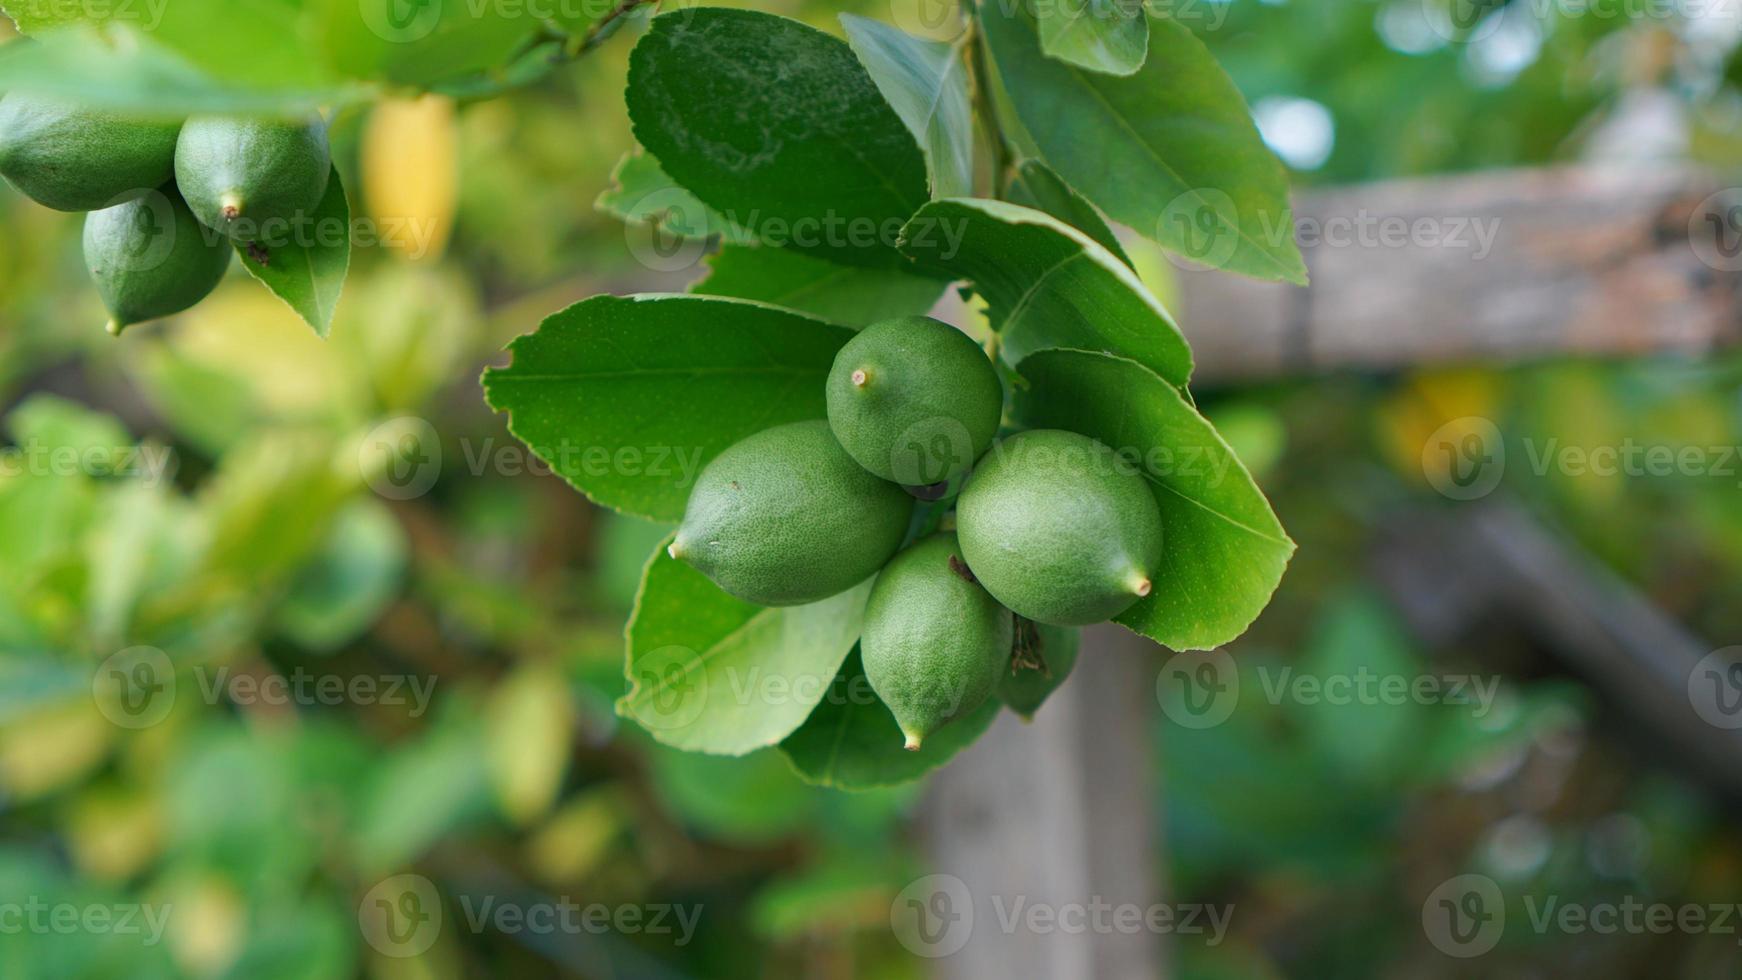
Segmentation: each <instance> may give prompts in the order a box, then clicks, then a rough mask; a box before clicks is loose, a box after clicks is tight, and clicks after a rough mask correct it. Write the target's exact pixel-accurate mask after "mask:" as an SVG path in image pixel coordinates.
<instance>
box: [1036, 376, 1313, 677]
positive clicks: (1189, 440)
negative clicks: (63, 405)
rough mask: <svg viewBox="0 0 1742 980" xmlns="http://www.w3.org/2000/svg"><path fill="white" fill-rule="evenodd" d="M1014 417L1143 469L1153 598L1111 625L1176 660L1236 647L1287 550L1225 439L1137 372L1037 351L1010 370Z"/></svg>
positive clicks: (1181, 400)
mask: <svg viewBox="0 0 1742 980" xmlns="http://www.w3.org/2000/svg"><path fill="white" fill-rule="evenodd" d="M1017 370H1018V371H1019V372H1020V373H1021V375H1022V377H1023V378H1025V379H1026V380H1027V381H1028V387H1027V388H1026V390H1022V389H1019V391H1018V394H1017V400H1016V414H1017V417H1018V418H1019V419H1020V420H1021V421H1022V422H1023V423H1024V424H1025V425H1028V426H1032V427H1034V428H1051V429H1068V430H1070V431H1072V432H1080V433H1082V434H1084V435H1087V436H1093V437H1094V438H1096V439H1099V440H1100V441H1101V442H1103V443H1106V444H1107V445H1108V446H1111V447H1113V448H1114V449H1115V450H1117V451H1119V452H1120V453H1122V454H1125V455H1126V456H1127V457H1128V458H1131V459H1132V461H1133V462H1134V463H1138V464H1140V465H1141V466H1142V470H1143V475H1144V476H1145V477H1147V478H1148V479H1149V481H1150V484H1151V485H1152V488H1153V489H1154V491H1155V500H1156V503H1157V504H1159V505H1160V506H1161V519H1162V525H1163V528H1164V532H1163V533H1164V538H1163V543H1164V556H1163V558H1162V567H1161V568H1160V569H1159V570H1158V571H1157V573H1156V574H1155V575H1153V576H1152V578H1153V579H1154V581H1155V591H1154V592H1153V593H1152V594H1151V595H1150V596H1149V597H1148V598H1146V599H1143V600H1142V601H1140V602H1138V603H1137V605H1135V606H1133V607H1131V609H1129V610H1128V611H1126V612H1125V613H1124V614H1123V615H1121V616H1119V617H1118V622H1120V623H1122V624H1124V625H1125V626H1127V627H1130V628H1131V629H1133V630H1135V631H1137V632H1139V633H1142V634H1143V635H1144V636H1147V637H1150V638H1151V639H1153V640H1156V641H1157V642H1160V643H1162V644H1165V645H1167V646H1169V647H1172V648H1173V649H1175V650H1208V649H1211V648H1214V647H1218V646H1221V645H1222V644H1224V643H1227V642H1228V641H1230V640H1232V639H1234V638H1235V637H1237V636H1239V635H1240V634H1241V633H1243V632H1245V631H1246V628H1247V627H1248V626H1250V625H1251V624H1252V621H1253V620H1254V619H1257V618H1258V614H1259V613H1260V612H1262V611H1263V610H1264V607H1265V605H1266V604H1267V603H1268V602H1269V601H1270V596H1271V594H1272V593H1274V592H1275V591H1276V586H1277V583H1278V582H1280V581H1281V580H1282V573H1283V570H1284V569H1286V568H1287V567H1288V560H1289V557H1290V556H1291V555H1293V554H1294V542H1293V541H1291V540H1289V538H1288V535H1287V533H1286V532H1284V531H1283V529H1282V524H1281V522H1279V521H1278V520H1277V519H1276V515H1275V514H1274V513H1273V512H1272V511H1271V509H1270V503H1269V501H1267V500H1265V499H1264V494H1263V493H1262V492H1261V491H1260V490H1259V489H1258V485H1257V484H1256V483H1254V482H1253V481H1252V477H1251V476H1250V475H1249V474H1247V472H1246V469H1245V467H1243V466H1241V465H1240V461H1239V460H1238V459H1236V458H1235V457H1234V454H1233V452H1232V451H1231V450H1229V449H1228V446H1227V444H1226V443H1225V442H1223V441H1222V438H1221V436H1219V435H1217V434H1216V430H1215V429H1214V428H1213V427H1211V425H1210V423H1209V422H1207V421H1205V420H1204V418H1203V416H1201V415H1199V414H1198V413H1197V410H1196V409H1194V408H1193V407H1192V406H1191V405H1190V404H1189V403H1188V402H1187V401H1186V400H1185V397H1184V396H1183V395H1182V394H1181V393H1180V391H1179V390H1178V389H1177V388H1175V387H1174V386H1172V385H1170V384H1168V383H1167V382H1166V381H1164V380H1163V379H1162V378H1161V377H1159V376H1157V375H1156V374H1155V373H1154V372H1152V371H1150V370H1148V369H1147V368H1145V367H1144V366H1143V365H1141V364H1138V363H1136V362H1135V361H1130V360H1126V359H1124V358H1120V357H1113V356H1109V355H1106V354H1098V353H1092V352H1088V351H1073V350H1051V351H1042V352H1041V353H1038V354H1035V355H1034V356H1032V357H1030V358H1028V359H1027V360H1025V361H1023V362H1022V363H1021V364H1020V365H1019V366H1018V368H1017Z"/></svg>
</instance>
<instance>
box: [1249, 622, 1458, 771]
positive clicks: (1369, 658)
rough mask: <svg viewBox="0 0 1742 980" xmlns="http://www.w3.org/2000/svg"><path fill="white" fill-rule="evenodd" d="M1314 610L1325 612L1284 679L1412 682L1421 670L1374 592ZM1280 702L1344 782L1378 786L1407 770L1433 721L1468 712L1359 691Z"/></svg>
mask: <svg viewBox="0 0 1742 980" xmlns="http://www.w3.org/2000/svg"><path fill="white" fill-rule="evenodd" d="M1321 608H1323V609H1324V613H1323V615H1321V617H1320V618H1319V620H1318V622H1317V623H1315V624H1314V625H1313V630H1312V634H1311V636H1310V638H1309V639H1308V640H1307V643H1306V650H1305V652H1304V655H1303V656H1301V657H1300V658H1299V660H1297V661H1296V662H1295V663H1294V664H1291V665H1290V667H1288V668H1283V670H1288V671H1289V673H1288V675H1287V676H1288V677H1289V678H1290V680H1291V681H1292V679H1293V677H1294V674H1295V673H1296V672H1298V674H1299V675H1300V677H1301V678H1302V679H1307V680H1310V681H1313V682H1316V683H1318V684H1321V685H1322V684H1325V683H1327V682H1328V681H1330V680H1331V679H1333V678H1343V679H1354V678H1359V677H1362V676H1363V675H1365V676H1370V677H1374V678H1393V677H1396V678H1406V679H1410V680H1411V681H1413V679H1415V678H1418V677H1422V676H1424V675H1426V674H1427V670H1426V668H1427V665H1426V664H1425V663H1424V662H1423V661H1422V659H1421V656H1420V655H1419V654H1417V653H1416V651H1415V650H1414V649H1413V648H1412V647H1411V646H1410V642H1409V639H1408V634H1407V633H1405V632H1404V630H1403V629H1402V627H1401V626H1400V625H1399V624H1398V623H1397V621H1396V619H1395V618H1394V617H1393V616H1392V614H1391V613H1390V611H1389V610H1388V609H1386V607H1385V605H1384V604H1383V603H1382V602H1380V600H1379V599H1378V598H1377V597H1376V596H1373V595H1369V594H1366V593H1362V592H1354V593H1350V594H1348V595H1343V596H1338V597H1336V598H1335V599H1334V600H1333V601H1331V602H1328V603H1326V604H1325V605H1324V606H1323V607H1321ZM1290 668H1292V670H1291V669H1290ZM1285 706H1286V707H1287V709H1288V710H1289V711H1290V713H1292V714H1293V715H1294V717H1295V720H1296V726H1297V727H1296V730H1297V731H1299V732H1300V733H1301V736H1302V738H1303V740H1304V741H1306V742H1307V743H1308V744H1309V745H1312V746H1314V747H1315V749H1316V750H1317V752H1318V754H1319V755H1321V756H1323V757H1324V758H1326V759H1328V760H1330V761H1331V762H1332V764H1334V765H1335V766H1336V767H1337V770H1338V771H1339V772H1341V773H1343V774H1344V775H1345V776H1347V777H1349V778H1350V779H1352V780H1356V781H1360V782H1364V783H1368V784H1370V785H1374V786H1378V787H1383V786H1387V785H1389V784H1390V783H1391V781H1392V780H1395V779H1397V778H1399V777H1404V776H1406V775H1408V774H1409V773H1410V771H1411V770H1412V769H1413V768H1414V766H1415V763H1416V760H1417V759H1418V758H1419V756H1420V755H1421V752H1422V747H1423V745H1424V744H1425V742H1426V736H1427V734H1428V731H1429V729H1430V726H1431V725H1432V724H1433V723H1434V722H1435V721H1439V720H1440V719H1442V718H1445V717H1449V715H1450V714H1451V713H1453V712H1458V711H1469V710H1473V709H1470V708H1466V707H1464V706H1461V705H1456V706H1454V705H1449V704H1441V705H1434V706H1432V707H1430V706H1428V705H1426V704H1423V703H1421V702H1420V701H1417V700H1415V699H1413V698H1405V699H1401V700H1390V699H1387V698H1384V697H1362V696H1357V697H1351V698H1350V699H1349V700H1348V701H1347V702H1346V703H1331V702H1327V701H1325V700H1318V701H1313V702H1305V703H1303V702H1302V701H1301V700H1300V699H1292V700H1290V701H1288V702H1286V703H1285Z"/></svg>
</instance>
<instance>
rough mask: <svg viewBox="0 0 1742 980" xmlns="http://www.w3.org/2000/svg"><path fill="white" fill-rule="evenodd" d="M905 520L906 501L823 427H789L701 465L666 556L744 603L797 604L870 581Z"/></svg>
mask: <svg viewBox="0 0 1742 980" xmlns="http://www.w3.org/2000/svg"><path fill="white" fill-rule="evenodd" d="M912 514H913V500H912V498H910V497H908V495H907V494H906V493H905V492H903V491H902V489H901V488H900V487H898V486H896V485H895V484H893V483H886V482H884V481H882V480H879V479H877V478H876V477H874V476H872V475H871V474H869V473H867V472H865V470H864V469H863V468H861V467H860V466H859V464H857V463H855V462H853V458H852V457H851V456H848V455H847V453H846V451H845V450H843V449H842V448H841V446H840V444H839V443H837V442H836V441H835V437H834V436H833V435H832V434H831V433H830V432H829V425H828V423H827V422H824V421H821V420H820V419H819V420H816V421H812V422H794V423H791V424H790V425H781V426H776V427H774V428H772V429H767V430H765V431H762V432H758V433H756V434H755V435H753V436H750V437H749V438H747V439H744V440H743V441H741V442H739V443H737V444H736V445H734V446H732V447H731V448H730V449H727V450H726V451H725V452H723V453H721V454H720V455H719V456H717V457H715V458H714V459H713V461H712V462H710V463H708V465H707V466H706V467H704V468H703V469H702V473H701V476H699V477H698V478H697V479H696V486H695V489H694V490H692V491H691V492H690V500H689V506H688V507H687V508H686V509H685V511H684V518H683V523H682V524H681V525H679V527H678V529H677V537H676V538H675V539H674V540H673V541H672V543H671V549H670V550H671V556H672V557H673V558H680V559H682V560H684V561H686V562H689V563H690V564H691V565H693V566H695V568H696V569H698V570H699V571H701V572H702V573H703V574H705V575H707V576H708V577H709V578H711V579H713V580H714V582H715V584H717V585H718V586H719V587H720V588H722V589H724V590H726V591H727V592H729V593H731V594H732V595H735V596H737V597H738V598H740V599H743V600H745V601H746V602H754V603H758V604H761V605H764V606H796V605H802V604H804V603H807V602H816V601H817V600H819V599H826V598H828V597H829V596H832V595H836V594H838V593H841V592H845V591H846V590H848V589H850V588H852V587H853V586H855V585H858V584H859V583H860V582H863V581H865V580H866V579H867V578H870V577H871V575H872V573H874V572H876V571H877V570H878V569H879V568H882V567H883V564H884V562H887V561H888V560H889V557H890V556H891V555H893V554H895V551H896V549H897V548H900V547H901V539H902V538H903V537H905V536H906V534H907V524H908V520H909V518H910V517H911V516H912Z"/></svg>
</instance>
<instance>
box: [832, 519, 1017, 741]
mask: <svg viewBox="0 0 1742 980" xmlns="http://www.w3.org/2000/svg"><path fill="white" fill-rule="evenodd" d="M1013 623H1014V617H1013V616H1011V614H1010V610H1008V609H1006V608H1004V607H1003V606H1001V605H999V604H998V600H996V599H994V598H992V596H991V595H990V594H988V593H987V592H986V590H985V589H984V588H981V586H980V584H979V583H978V582H976V581H974V576H973V575H972V573H970V572H969V571H968V566H967V563H966V562H964V561H963V560H962V553H961V549H960V548H959V546H958V545H957V543H956V536H955V535H953V534H938V535H934V536H933V537H930V538H927V539H926V540H924V541H921V542H920V543H918V544H916V545H914V546H913V547H911V548H909V549H907V550H906V551H904V552H902V553H901V554H899V555H897V556H895V560H894V561H892V562H890V563H889V565H888V566H887V567H886V568H884V569H883V574H881V575H879V576H878V577H877V584H876V585H875V586H873V587H872V589H871V601H870V603H869V604H868V605H867V606H866V607H865V634H864V637H863V638H862V639H861V640H860V641H859V646H860V650H861V652H862V653H863V654H864V662H865V677H866V678H867V679H868V680H869V681H870V682H871V689H872V690H874V691H876V692H877V696H878V697H880V698H882V699H883V703H884V704H886V705H888V706H889V710H890V712H891V713H892V714H894V715H895V721H896V723H897V724H899V725H900V726H901V733H902V735H904V736H906V738H907V748H909V749H913V750H917V749H918V748H919V746H920V743H921V742H923V741H924V740H925V738H926V737H927V736H929V735H930V734H931V733H932V732H935V731H937V730H938V729H939V728H941V727H942V726H943V725H944V724H945V723H946V722H948V721H950V720H951V719H954V718H957V717H960V716H961V715H964V714H967V713H968V712H970V711H973V710H974V709H975V708H978V707H979V706H980V705H981V704H983V703H985V701H986V699H987V698H988V697H991V695H992V692H993V691H994V690H996V689H997V687H998V682H999V680H1000V678H1002V677H1003V676H1004V675H1005V674H1007V673H1009V671H1010V643H1011V638H1012V630H1013V628H1014V627H1013Z"/></svg>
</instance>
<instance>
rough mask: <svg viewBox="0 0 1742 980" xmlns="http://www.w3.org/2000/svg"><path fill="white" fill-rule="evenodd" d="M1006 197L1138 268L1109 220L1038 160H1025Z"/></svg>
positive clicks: (1017, 171) (1017, 170)
mask: <svg viewBox="0 0 1742 980" xmlns="http://www.w3.org/2000/svg"><path fill="white" fill-rule="evenodd" d="M1007 196H1008V197H1009V199H1010V202H1011V203H1012V204H1020V205H1022V206H1023V207H1025V208H1033V209H1035V210H1036V211H1045V212H1046V213H1047V214H1050V215H1052V216H1053V217H1055V218H1057V219H1059V220H1060V221H1062V222H1064V223H1065V224H1067V225H1070V226H1071V227H1072V228H1075V229H1076V230H1078V231H1080V232H1082V233H1083V234H1085V235H1088V236H1089V237H1090V238H1093V239H1094V240H1095V242H1096V244H1098V245H1100V246H1101V247H1102V248H1104V249H1106V250H1107V251H1109V252H1112V253H1113V254H1114V255H1115V256H1117V257H1118V259H1119V261H1121V262H1123V263H1125V264H1126V265H1128V266H1131V267H1132V268H1133V269H1135V268H1136V266H1135V265H1132V263H1131V256H1129V255H1126V254H1125V246H1123V245H1120V244H1119V236H1117V235H1115V234H1113V229H1111V228H1109V227H1107V219H1105V218H1103V217H1101V212H1099V211H1097V210H1095V206H1094V205H1093V204H1090V203H1089V202H1088V200H1087V199H1086V198H1084V197H1083V196H1082V195H1081V194H1078V193H1077V192H1076V191H1075V190H1073V189H1072V188H1071V185H1069V184H1067V183H1065V180H1064V178H1063V177H1060V176H1059V175H1058V174H1056V173H1054V172H1053V170H1052V168H1050V167H1048V166H1047V165H1046V164H1044V163H1041V162H1040V161H1039V160H1024V161H1023V162H1022V165H1021V166H1019V167H1017V168H1016V179H1015V180H1013V181H1011V182H1010V188H1009V192H1008V195H1007Z"/></svg>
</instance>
